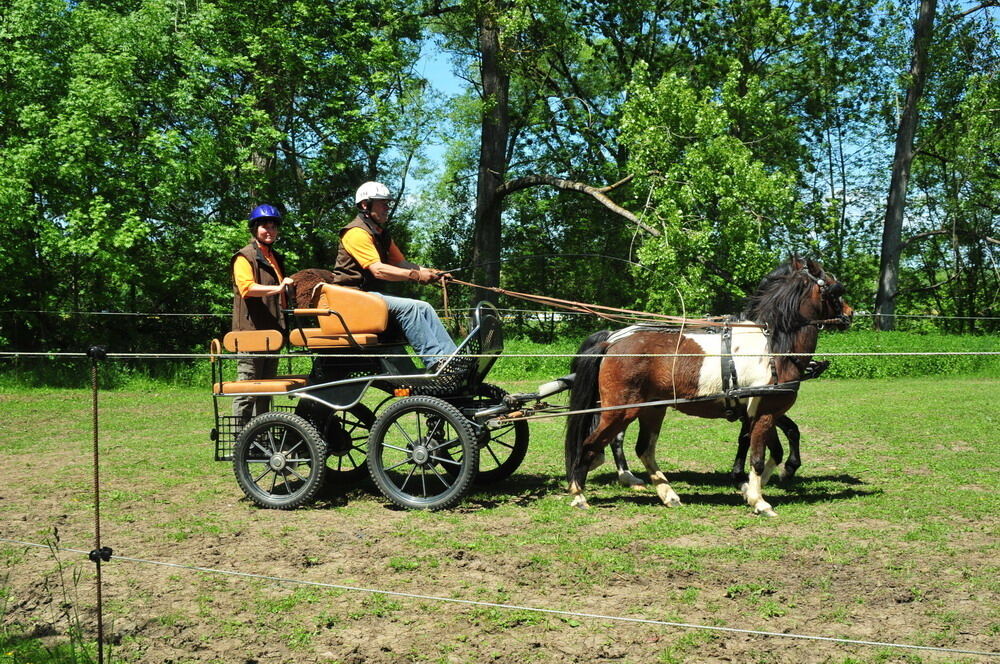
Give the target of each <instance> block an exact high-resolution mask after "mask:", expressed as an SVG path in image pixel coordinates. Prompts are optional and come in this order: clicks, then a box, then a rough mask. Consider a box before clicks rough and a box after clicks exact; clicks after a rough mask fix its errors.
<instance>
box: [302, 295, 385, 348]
mask: <svg viewBox="0 0 1000 664" xmlns="http://www.w3.org/2000/svg"><path fill="white" fill-rule="evenodd" d="M333 312H336V314H339V316H337V315H335V314H334V313H333ZM295 315H296V316H315V317H316V319H317V320H318V322H319V327H318V328H315V327H312V328H306V329H304V330H301V329H293V330H292V331H291V333H290V334H289V335H288V340H289V342H290V343H292V344H293V345H296V346H305V347H306V348H346V347H350V346H351V345H352V344H351V339H350V338H349V337H353V338H354V342H355V343H357V344H358V345H359V346H367V345H371V344H375V343H378V333H379V332H384V331H385V327H386V325H387V324H388V323H389V307H388V306H387V305H386V303H385V300H383V299H382V298H381V297H379V296H378V295H374V294H373V293H366V292H365V291H362V290H358V289H356V288H346V287H344V286H335V285H333V284H323V285H322V286H320V293H319V297H318V299H317V301H316V308H314V309H296V310H295ZM341 318H343V319H344V320H343V323H342V322H341ZM344 323H346V324H347V329H345V328H344ZM348 332H350V335H349V334H348ZM303 333H305V334H304V336H305V339H303V338H302V337H303Z"/></svg>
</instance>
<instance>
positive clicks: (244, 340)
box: [222, 330, 285, 353]
mask: <svg viewBox="0 0 1000 664" xmlns="http://www.w3.org/2000/svg"><path fill="white" fill-rule="evenodd" d="M284 342H285V340H284V339H283V338H282V336H281V332H279V331H278V330H243V331H240V332H229V333H227V334H226V336H224V337H223V338H222V346H223V348H225V349H226V350H228V351H229V352H230V353H266V352H272V353H276V352H278V351H279V350H281V346H282V345H283V344H284Z"/></svg>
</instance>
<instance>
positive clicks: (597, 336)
mask: <svg viewBox="0 0 1000 664" xmlns="http://www.w3.org/2000/svg"><path fill="white" fill-rule="evenodd" d="M610 336H611V330H601V331H600V332H594V333H593V334H592V335H590V336H589V337H587V338H586V339H584V340H583V343H582V344H580V347H579V348H578V349H577V351H576V355H574V356H573V359H572V360H570V363H569V370H570V371H571V372H575V371H576V370H577V366H578V365H579V364H580V359H581V358H580V356H581V355H584V354H585V353H586V352H587V351H589V350H590V349H591V348H593V347H594V346H596V345H597V344H600V343H604V342H605V341H607V340H608V337H610Z"/></svg>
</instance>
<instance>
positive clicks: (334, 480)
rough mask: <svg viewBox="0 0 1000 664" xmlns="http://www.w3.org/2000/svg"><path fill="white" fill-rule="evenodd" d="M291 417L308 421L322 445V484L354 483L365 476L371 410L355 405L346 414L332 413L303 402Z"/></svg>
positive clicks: (326, 409)
mask: <svg viewBox="0 0 1000 664" xmlns="http://www.w3.org/2000/svg"><path fill="white" fill-rule="evenodd" d="M295 414H296V415H300V416H302V417H304V418H305V419H307V420H309V421H310V422H311V423H312V424H313V426H315V427H316V430H317V431H319V433H320V436H322V438H323V441H324V442H325V443H326V454H327V458H326V482H327V484H340V483H343V482H354V481H357V480H359V479H361V478H362V477H365V476H367V475H368V468H367V467H366V466H365V457H366V456H367V455H368V451H367V449H368V433H369V431H371V428H372V424H374V423H375V414H374V413H372V411H371V408H369V407H368V406H366V405H364V404H363V403H358V404H355V405H353V406H351V407H350V408H348V409H347V410H333V409H332V408H329V407H327V406H325V405H323V404H320V403H316V402H314V401H307V400H305V399H303V400H301V401H300V402H299V405H298V406H297V407H296V409H295Z"/></svg>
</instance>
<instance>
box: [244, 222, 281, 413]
mask: <svg viewBox="0 0 1000 664" xmlns="http://www.w3.org/2000/svg"><path fill="white" fill-rule="evenodd" d="M247 229H248V230H249V231H250V243H249V244H247V246H245V247H243V248H242V249H240V250H239V251H237V252H236V253H235V254H233V257H232V260H231V261H230V270H231V272H232V280H233V330H235V331H244V330H282V331H283V330H284V329H285V319H284V317H283V316H282V315H281V309H282V308H284V307H285V301H284V299H285V293H284V290H285V286H286V285H290V284H292V283H294V282H293V281H292V279H291V278H290V277H286V276H284V273H285V266H284V261H283V260H282V258H281V256H280V255H279V254H278V253H277V252H276V251H274V249H273V245H274V243H275V242H276V241H277V240H278V235H279V233H280V230H281V213H280V212H279V211H278V210H277V209H276V208H275V207H274V206H273V205H258V206H257V207H255V208H254V209H253V210H252V211H251V212H250V216H249V217H248V223H247ZM277 372H278V358H277V357H274V356H269V355H254V356H253V357H245V358H240V359H239V360H238V361H237V363H236V374H237V380H262V379H266V378H273V377H274V376H275V375H276V374H277ZM270 408H271V397H235V398H234V399H233V415H236V416H237V417H240V418H242V420H243V422H247V421H248V420H250V419H251V418H252V417H254V416H256V415H260V414H261V413H264V412H267V411H268V410H269V409H270Z"/></svg>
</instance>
